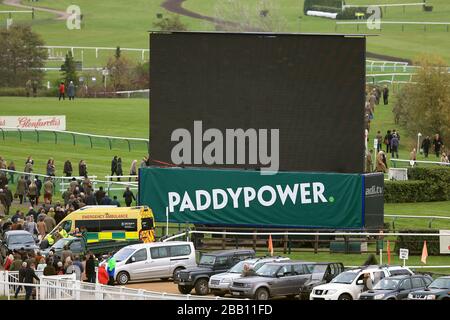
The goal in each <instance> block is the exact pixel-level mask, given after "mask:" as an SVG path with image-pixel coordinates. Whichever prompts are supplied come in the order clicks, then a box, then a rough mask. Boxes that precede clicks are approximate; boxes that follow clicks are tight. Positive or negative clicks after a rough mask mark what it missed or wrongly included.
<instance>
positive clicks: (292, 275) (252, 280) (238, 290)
mask: <svg viewBox="0 0 450 320" xmlns="http://www.w3.org/2000/svg"><path fill="white" fill-rule="evenodd" d="M314 264H315V263H314V262H302V261H282V262H269V263H266V264H264V265H263V266H262V267H261V268H259V269H258V270H257V271H256V275H255V276H253V277H243V278H240V279H237V280H235V281H233V283H232V285H231V287H230V291H231V294H232V295H233V296H238V297H243V298H252V299H256V300H267V299H269V298H272V297H276V296H287V297H291V298H292V297H295V296H296V295H297V294H298V293H299V291H300V287H301V286H303V284H304V283H305V282H306V281H307V280H309V279H310V277H311V271H312V270H313V268H314Z"/></svg>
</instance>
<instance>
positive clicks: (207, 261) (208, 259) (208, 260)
mask: <svg viewBox="0 0 450 320" xmlns="http://www.w3.org/2000/svg"><path fill="white" fill-rule="evenodd" d="M215 262H216V256H211V255H208V254H204V255H202V257H201V258H200V262H199V264H203V265H208V266H212V265H214V263H215Z"/></svg>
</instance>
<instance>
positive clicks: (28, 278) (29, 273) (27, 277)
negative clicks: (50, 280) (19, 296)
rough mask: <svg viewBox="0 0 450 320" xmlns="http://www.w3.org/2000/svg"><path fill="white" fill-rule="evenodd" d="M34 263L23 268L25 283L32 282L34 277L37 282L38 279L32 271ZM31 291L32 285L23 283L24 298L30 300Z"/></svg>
mask: <svg viewBox="0 0 450 320" xmlns="http://www.w3.org/2000/svg"><path fill="white" fill-rule="evenodd" d="M34 267H35V264H34V263H32V264H31V265H30V266H28V267H27V268H26V270H25V283H29V284H32V283H33V280H34V279H36V280H37V281H38V282H39V281H40V279H39V277H38V276H37V275H36V273H35V272H34ZM32 293H33V287H32V286H27V285H25V300H30V298H31V294H32Z"/></svg>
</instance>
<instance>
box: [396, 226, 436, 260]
mask: <svg viewBox="0 0 450 320" xmlns="http://www.w3.org/2000/svg"><path fill="white" fill-rule="evenodd" d="M399 232H400V233H439V230H435V229H423V230H409V229H407V230H399ZM424 241H427V251H428V255H430V256H435V255H439V237H432V236H398V237H397V242H396V243H395V248H394V250H395V252H399V251H400V248H404V249H409V254H411V255H421V254H422V249H423V242H424Z"/></svg>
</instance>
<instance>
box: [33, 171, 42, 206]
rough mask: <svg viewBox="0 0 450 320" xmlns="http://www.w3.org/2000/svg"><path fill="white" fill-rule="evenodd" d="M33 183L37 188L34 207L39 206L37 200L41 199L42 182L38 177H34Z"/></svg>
mask: <svg viewBox="0 0 450 320" xmlns="http://www.w3.org/2000/svg"><path fill="white" fill-rule="evenodd" d="M34 183H35V184H36V188H37V195H36V205H38V204H39V198H40V197H41V190H42V181H41V180H40V179H39V176H37V175H36V176H34Z"/></svg>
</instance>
